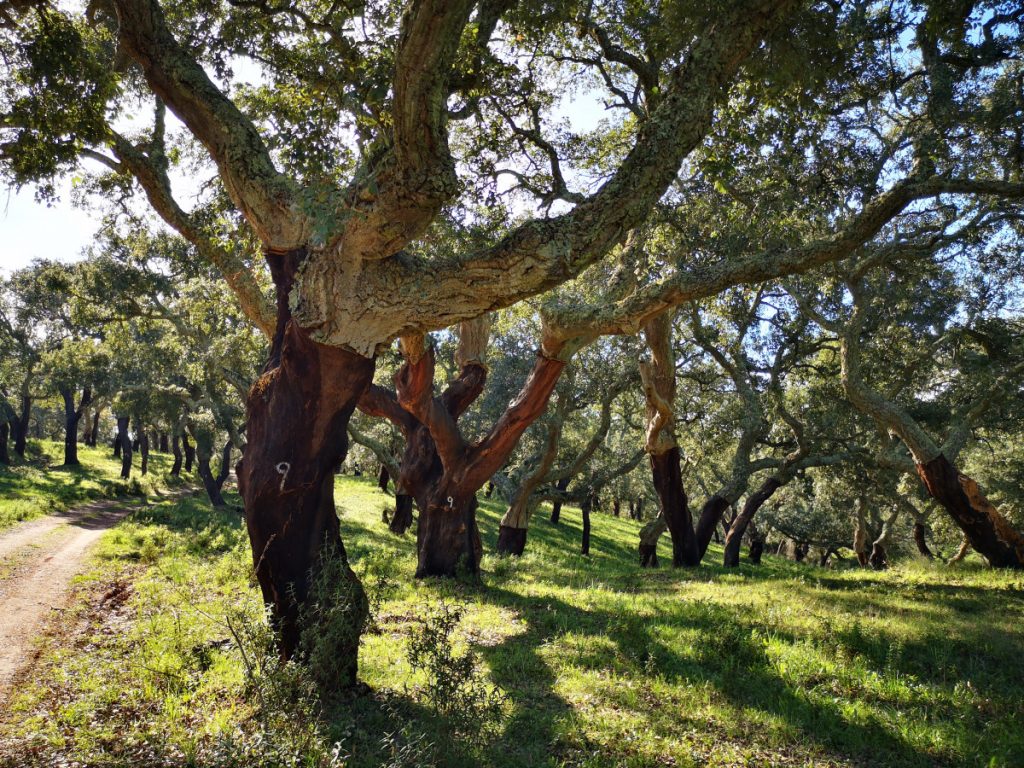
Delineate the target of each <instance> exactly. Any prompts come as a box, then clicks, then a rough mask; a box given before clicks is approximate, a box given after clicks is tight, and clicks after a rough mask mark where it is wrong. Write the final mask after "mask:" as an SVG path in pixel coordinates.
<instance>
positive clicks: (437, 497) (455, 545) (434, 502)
mask: <svg viewBox="0 0 1024 768" xmlns="http://www.w3.org/2000/svg"><path fill="white" fill-rule="evenodd" d="M476 506H477V502H476V494H475V493H473V494H470V495H469V497H468V498H466V496H465V495H464V494H460V495H458V496H456V495H451V494H448V495H445V494H443V493H435V494H432V496H431V500H430V501H429V502H428V503H427V506H426V508H425V509H423V510H422V511H421V512H420V522H419V526H418V528H417V529H416V549H417V550H418V552H419V561H418V564H417V566H416V578H418V579H419V578H423V577H425V576H453V575H455V574H457V573H458V572H459V571H460V570H462V571H464V572H466V573H476V572H477V569H478V567H479V564H480V558H481V557H482V556H483V544H482V543H481V542H480V530H479V529H478V528H477V524H476Z"/></svg>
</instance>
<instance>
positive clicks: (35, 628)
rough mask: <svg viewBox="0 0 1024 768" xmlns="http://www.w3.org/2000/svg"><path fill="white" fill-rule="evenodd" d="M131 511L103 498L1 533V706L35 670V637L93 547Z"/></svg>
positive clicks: (64, 596)
mask: <svg viewBox="0 0 1024 768" xmlns="http://www.w3.org/2000/svg"><path fill="white" fill-rule="evenodd" d="M128 512H129V508H128V507H127V506H126V504H125V502H123V501H98V502H94V503H92V504H89V505H87V506H84V507H78V508H76V509H75V510H72V511H69V512H65V513H62V514H59V515H48V516H47V517H43V518H39V519H36V520H33V521H31V522H27V523H22V524H21V525H19V526H16V527H15V528H12V529H10V530H8V531H6V532H4V533H0V602H2V604H3V610H2V611H0V706H2V705H3V704H4V702H5V700H6V699H7V696H8V693H9V691H10V689H11V687H12V686H13V685H14V684H16V683H17V681H18V679H19V678H22V677H24V676H26V675H28V674H30V672H31V665H32V662H33V660H34V656H35V652H34V647H35V645H36V640H37V638H38V636H39V635H40V633H41V632H42V631H43V628H44V626H45V625H46V623H47V619H48V618H49V617H50V615H51V613H52V612H53V611H60V610H63V609H64V608H65V607H66V606H67V601H68V593H69V590H70V588H71V581H72V579H73V578H74V577H75V576H76V575H78V573H80V572H81V571H82V570H83V569H84V566H85V562H86V555H87V553H88V551H89V548H90V547H91V546H92V545H93V544H95V543H96V541H97V539H99V537H100V536H101V535H102V534H103V532H104V531H105V530H107V529H108V528H110V526H112V525H114V524H115V523H116V522H117V521H118V520H120V519H121V518H122V517H124V516H125V515H126V514H128Z"/></svg>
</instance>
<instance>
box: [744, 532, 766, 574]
mask: <svg viewBox="0 0 1024 768" xmlns="http://www.w3.org/2000/svg"><path fill="white" fill-rule="evenodd" d="M747 530H748V531H749V534H750V535H749V538H750V548H749V549H748V550H747V559H748V560H750V562H751V564H752V565H760V564H761V556H762V555H763V554H764V547H765V535H764V534H762V533H761V531H760V530H759V529H758V528H757V526H756V525H754V524H753V523H750V525H749V527H748V529H747Z"/></svg>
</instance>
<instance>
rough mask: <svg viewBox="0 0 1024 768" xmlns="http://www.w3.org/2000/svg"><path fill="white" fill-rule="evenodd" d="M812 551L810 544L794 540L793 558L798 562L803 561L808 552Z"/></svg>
mask: <svg viewBox="0 0 1024 768" xmlns="http://www.w3.org/2000/svg"><path fill="white" fill-rule="evenodd" d="M810 551H811V545H810V544H797V543H796V542H794V547H793V560H794V561H795V562H798V563H802V562H803V561H804V558H806V557H807V553H808V552H810Z"/></svg>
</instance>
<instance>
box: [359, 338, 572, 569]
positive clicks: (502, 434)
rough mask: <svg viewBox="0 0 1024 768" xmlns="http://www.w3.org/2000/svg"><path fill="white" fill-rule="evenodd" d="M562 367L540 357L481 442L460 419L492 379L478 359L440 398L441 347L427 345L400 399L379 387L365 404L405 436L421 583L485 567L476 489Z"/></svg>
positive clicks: (405, 376)
mask: <svg viewBox="0 0 1024 768" xmlns="http://www.w3.org/2000/svg"><path fill="white" fill-rule="evenodd" d="M563 367H564V363H563V362H562V361H560V360H557V359H555V358H549V357H546V356H544V355H543V354H538V357H537V362H536V364H535V365H534V369H533V371H532V372H531V374H530V377H529V378H528V379H527V381H526V383H525V384H524V385H523V389H522V391H521V392H520V394H519V397H517V398H516V400H515V401H514V402H513V403H512V404H510V405H509V407H508V409H506V411H505V412H504V414H502V416H501V418H500V419H499V420H498V422H497V423H496V424H495V425H494V426H493V428H492V429H491V430H490V431H489V432H488V434H487V435H486V436H485V437H484V438H483V439H482V440H481V441H480V442H479V443H476V444H470V443H468V442H466V441H465V439H464V438H463V437H462V435H461V433H460V432H459V428H458V419H459V417H460V416H461V415H462V414H463V413H464V412H465V410H466V409H467V408H468V407H469V406H470V405H471V404H472V403H473V401H474V400H476V398H477V397H479V395H480V393H481V391H482V390H483V387H484V384H485V382H486V378H487V369H486V368H485V367H484V366H483V365H482V364H480V363H479V362H477V361H470V362H468V363H466V364H464V365H463V366H462V370H461V371H460V374H459V377H458V378H457V379H456V380H455V381H454V382H452V384H451V385H449V387H448V388H447V389H446V390H445V392H444V393H443V394H442V395H441V396H440V397H437V396H435V395H434V394H433V381H434V368H435V356H434V350H433V348H432V347H428V348H427V349H425V350H423V351H422V354H420V355H419V356H418V357H416V358H415V359H408V358H407V359H406V362H405V363H404V364H403V365H402V367H401V368H399V370H398V372H397V373H396V374H395V394H392V393H390V392H388V391H387V390H384V389H383V388H381V387H377V386H372V387H371V388H369V390H368V391H367V393H366V394H365V395H364V396H363V398H362V399H361V400H360V402H359V407H360V410H362V411H364V412H365V413H368V414H370V415H374V416H381V417H384V418H388V419H390V420H391V421H392V422H394V423H395V424H396V425H397V426H398V427H399V428H400V429H401V430H402V432H403V434H404V435H405V438H406V450H405V454H404V456H403V458H402V463H401V467H400V478H399V481H398V486H399V487H400V488H401V489H402V490H403V491H404V492H407V493H409V494H411V495H412V496H413V497H414V498H415V500H416V506H417V507H418V508H419V510H420V516H419V525H418V527H417V535H416V548H417V558H418V563H417V568H416V576H417V577H418V578H419V577H425V576H451V575H455V574H456V573H457V572H458V571H459V570H460V569H463V570H465V571H467V572H469V573H475V572H476V571H477V570H478V567H479V563H480V557H481V556H482V553H483V547H482V544H481V542H480V532H479V529H478V527H477V523H476V509H477V501H476V492H477V491H478V490H479V489H480V488H482V487H483V486H484V485H485V484H486V483H487V482H488V481H489V480H490V479H491V477H492V476H493V474H494V473H495V472H496V471H497V470H498V469H499V468H500V467H501V465H502V464H503V463H504V462H505V460H506V459H507V458H508V455H509V454H510V453H511V452H512V450H513V449H514V448H515V446H516V444H517V443H518V441H519V438H520V436H521V435H522V433H523V431H524V430H525V429H526V428H527V427H528V426H529V425H530V424H531V423H533V421H535V420H536V419H537V417H538V416H540V414H541V413H543V411H544V408H545V407H546V406H547V402H548V399H549V398H550V396H551V392H552V391H553V389H554V386H555V384H556V383H557V381H558V377H559V376H560V374H561V371H562V369H563ZM395 517H396V518H398V515H397V513H396V516H395ZM394 528H395V520H392V529H393V530H394Z"/></svg>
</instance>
